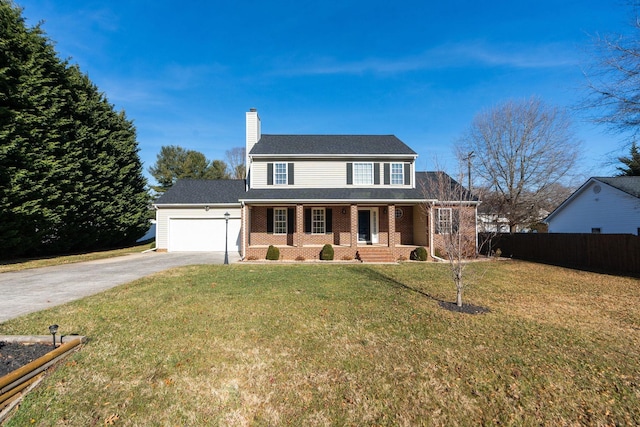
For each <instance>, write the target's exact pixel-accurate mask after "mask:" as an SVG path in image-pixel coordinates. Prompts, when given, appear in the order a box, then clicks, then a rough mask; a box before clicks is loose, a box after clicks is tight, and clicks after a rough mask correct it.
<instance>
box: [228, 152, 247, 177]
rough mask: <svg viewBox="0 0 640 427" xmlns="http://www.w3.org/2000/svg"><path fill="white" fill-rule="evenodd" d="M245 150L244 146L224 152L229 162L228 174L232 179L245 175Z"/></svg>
mask: <svg viewBox="0 0 640 427" xmlns="http://www.w3.org/2000/svg"><path fill="white" fill-rule="evenodd" d="M245 151H246V149H245V147H235V148H232V149H231V150H227V151H226V153H225V155H226V157H227V163H228V164H229V175H231V177H232V178H234V179H243V178H244V177H245V173H246V166H245V164H244V162H245Z"/></svg>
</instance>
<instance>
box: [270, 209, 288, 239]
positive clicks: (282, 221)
mask: <svg viewBox="0 0 640 427" xmlns="http://www.w3.org/2000/svg"><path fill="white" fill-rule="evenodd" d="M273 234H287V209H286V208H274V209H273Z"/></svg>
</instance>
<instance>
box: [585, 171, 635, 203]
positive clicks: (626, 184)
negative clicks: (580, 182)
mask: <svg viewBox="0 0 640 427" xmlns="http://www.w3.org/2000/svg"><path fill="white" fill-rule="evenodd" d="M594 179H596V180H598V181H600V182H604V183H605V184H608V185H610V186H612V187H614V188H617V189H618V190H620V191H624V192H625V193H627V194H630V195H632V196H634V197H638V198H640V176H616V177H610V178H606V177H599V178H594Z"/></svg>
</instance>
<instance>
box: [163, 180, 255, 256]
mask: <svg viewBox="0 0 640 427" xmlns="http://www.w3.org/2000/svg"><path fill="white" fill-rule="evenodd" d="M244 192H245V182H244V180H242V179H228V180H227V179H223V180H207V179H182V180H179V181H178V182H176V183H175V184H174V185H173V186H172V187H171V188H170V189H169V190H167V191H166V192H165V193H164V194H163V195H162V196H160V197H159V198H158V200H156V202H155V203H154V206H155V208H156V248H157V249H158V250H160V251H169V252H223V251H224V246H225V238H226V237H227V236H228V250H229V252H236V253H239V252H241V250H242V241H241V239H242V234H241V232H240V229H241V225H242V219H241V218H242V205H241V204H240V201H239V199H240V197H241V196H242V195H243V194H244ZM226 213H228V214H229V229H228V234H227V230H226V220H225V214H226Z"/></svg>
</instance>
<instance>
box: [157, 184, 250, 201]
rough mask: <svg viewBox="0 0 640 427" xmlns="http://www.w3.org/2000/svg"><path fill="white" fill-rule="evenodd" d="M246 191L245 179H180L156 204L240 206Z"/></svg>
mask: <svg viewBox="0 0 640 427" xmlns="http://www.w3.org/2000/svg"><path fill="white" fill-rule="evenodd" d="M244 190H245V181H244V179H180V180H178V181H177V182H176V183H175V184H173V186H172V187H171V188H169V189H168V190H167V191H166V192H165V193H164V194H163V195H162V196H160V197H159V198H158V200H156V202H155V204H156V205H173V204H207V203H210V204H216V203H237V204H239V203H240V202H239V201H238V200H239V199H240V198H241V197H242V195H244V194H245V191H244Z"/></svg>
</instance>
